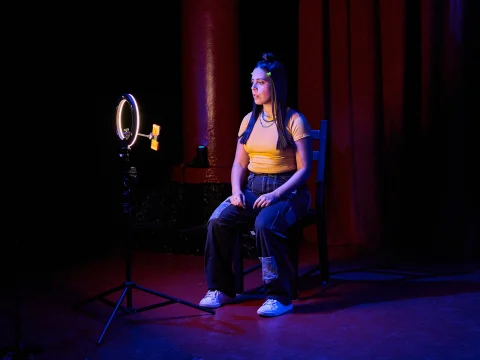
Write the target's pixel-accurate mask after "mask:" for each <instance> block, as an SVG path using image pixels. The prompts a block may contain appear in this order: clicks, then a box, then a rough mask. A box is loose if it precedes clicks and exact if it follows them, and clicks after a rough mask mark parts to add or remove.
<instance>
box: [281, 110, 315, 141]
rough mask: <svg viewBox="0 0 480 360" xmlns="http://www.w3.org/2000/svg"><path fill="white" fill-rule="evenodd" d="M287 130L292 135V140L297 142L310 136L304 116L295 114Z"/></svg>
mask: <svg viewBox="0 0 480 360" xmlns="http://www.w3.org/2000/svg"><path fill="white" fill-rule="evenodd" d="M287 129H288V130H289V131H290V133H291V134H292V137H293V140H295V141H297V140H300V139H303V138H304V137H307V136H311V135H312V134H311V130H312V129H311V128H310V124H309V123H308V121H307V119H306V118H305V116H304V115H303V114H301V113H299V112H295V113H294V114H293V115H292V116H291V117H290V121H289V123H288V126H287Z"/></svg>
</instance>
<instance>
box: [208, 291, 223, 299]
mask: <svg viewBox="0 0 480 360" xmlns="http://www.w3.org/2000/svg"><path fill="white" fill-rule="evenodd" d="M219 295H220V291H218V290H208V291H207V295H205V297H208V298H210V299H212V300H215V299H218V296H219Z"/></svg>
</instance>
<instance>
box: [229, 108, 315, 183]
mask: <svg viewBox="0 0 480 360" xmlns="http://www.w3.org/2000/svg"><path fill="white" fill-rule="evenodd" d="M251 114H252V112H249V113H248V114H247V115H245V117H244V118H243V120H242V123H241V124H240V129H239V131H238V136H240V135H241V134H242V133H243V132H244V131H245V129H246V128H247V125H248V121H249V120H250V116H251ZM287 119H288V121H287V131H289V132H290V134H292V137H293V140H295V141H297V140H300V139H302V138H304V137H307V136H310V135H311V134H310V131H311V128H310V125H309V124H308V121H307V119H306V118H305V116H304V115H303V114H301V113H299V112H297V111H294V110H292V109H290V108H289V109H288V110H287ZM277 140H278V133H277V126H276V124H273V126H270V127H263V126H262V125H261V124H260V120H258V119H257V121H256V122H255V126H254V127H253V130H252V133H251V134H250V137H249V139H248V141H247V143H246V144H245V145H244V148H245V151H246V152H247V153H248V156H249V157H250V162H249V164H248V169H249V170H250V171H252V172H254V173H265V174H275V173H282V172H286V171H291V170H296V169H297V164H296V160H295V149H293V148H289V149H287V150H284V151H280V150H277V149H276V147H277Z"/></svg>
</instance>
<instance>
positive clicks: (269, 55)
mask: <svg viewBox="0 0 480 360" xmlns="http://www.w3.org/2000/svg"><path fill="white" fill-rule="evenodd" d="M262 59H263V60H265V61H269V62H273V61H275V56H274V55H273V54H272V53H271V52H269V53H263V55H262Z"/></svg>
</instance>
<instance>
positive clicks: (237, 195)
mask: <svg viewBox="0 0 480 360" xmlns="http://www.w3.org/2000/svg"><path fill="white" fill-rule="evenodd" d="M248 162H249V156H248V153H247V152H246V151H245V148H244V146H243V144H241V143H240V139H238V142H237V150H236V151H235V159H234V160H233V165H232V172H231V175H230V180H231V183H232V197H231V198H230V202H231V203H232V205H235V206H240V207H243V208H245V196H244V194H243V191H242V184H243V181H244V179H245V174H246V173H247V166H248Z"/></svg>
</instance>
